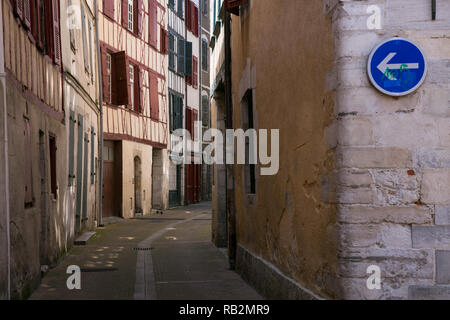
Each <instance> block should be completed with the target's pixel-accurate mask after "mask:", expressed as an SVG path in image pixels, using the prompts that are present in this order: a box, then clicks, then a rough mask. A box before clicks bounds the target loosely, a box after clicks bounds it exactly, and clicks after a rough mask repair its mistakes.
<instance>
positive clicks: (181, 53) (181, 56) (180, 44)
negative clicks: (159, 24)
mask: <svg viewBox="0 0 450 320" xmlns="http://www.w3.org/2000/svg"><path fill="white" fill-rule="evenodd" d="M184 46H185V41H184V39H183V38H178V50H177V58H178V62H177V64H178V65H177V72H178V73H179V74H182V75H183V74H184V71H185V68H184V67H185V65H184V61H185V60H184V54H185V53H184V51H185V50H184Z"/></svg>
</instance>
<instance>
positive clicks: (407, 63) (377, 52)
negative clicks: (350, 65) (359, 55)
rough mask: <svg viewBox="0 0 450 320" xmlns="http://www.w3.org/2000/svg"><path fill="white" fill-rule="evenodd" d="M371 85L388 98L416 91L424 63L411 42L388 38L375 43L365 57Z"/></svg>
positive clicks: (425, 64) (421, 77)
mask: <svg viewBox="0 0 450 320" xmlns="http://www.w3.org/2000/svg"><path fill="white" fill-rule="evenodd" d="M367 71H368V74H369V78H370V81H371V82H372V84H373V85H374V86H375V87H376V88H377V89H378V90H380V91H381V92H383V93H385V94H387V95H390V96H397V97H398V96H404V95H407V94H409V93H411V92H413V91H415V90H416V89H417V88H419V87H420V86H421V85H422V83H423V81H424V80H425V77H426V75H427V61H426V59H425V55H424V54H423V52H422V50H421V49H420V48H419V47H418V46H417V45H416V44H415V43H414V42H412V41H410V40H407V39H403V38H392V39H389V40H386V41H384V42H382V43H381V44H379V45H378V46H377V47H376V48H375V49H373V51H372V53H371V54H370V57H369V62H368V65H367Z"/></svg>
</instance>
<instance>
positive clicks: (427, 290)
mask: <svg viewBox="0 0 450 320" xmlns="http://www.w3.org/2000/svg"><path fill="white" fill-rule="evenodd" d="M408 299H409V300H450V286H421V285H415V286H410V287H409V294H408Z"/></svg>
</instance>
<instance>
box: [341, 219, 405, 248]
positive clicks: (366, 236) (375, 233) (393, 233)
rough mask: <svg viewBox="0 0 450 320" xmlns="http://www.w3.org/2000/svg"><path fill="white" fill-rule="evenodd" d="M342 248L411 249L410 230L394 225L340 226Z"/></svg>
mask: <svg viewBox="0 0 450 320" xmlns="http://www.w3.org/2000/svg"><path fill="white" fill-rule="evenodd" d="M340 231H341V240H342V244H343V247H370V246H380V247H385V248H411V228H410V227H409V226H401V225H396V224H388V223H386V224H377V225H373V224H369V225H366V224H364V225H362V224H342V225H341V226H340Z"/></svg>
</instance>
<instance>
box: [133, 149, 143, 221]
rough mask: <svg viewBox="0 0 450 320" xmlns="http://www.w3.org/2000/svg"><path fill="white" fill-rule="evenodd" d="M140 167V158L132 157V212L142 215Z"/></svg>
mask: <svg viewBox="0 0 450 320" xmlns="http://www.w3.org/2000/svg"><path fill="white" fill-rule="evenodd" d="M142 213H143V210H142V169H141V158H139V157H137V156H136V157H135V158H134V214H135V215H142Z"/></svg>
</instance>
